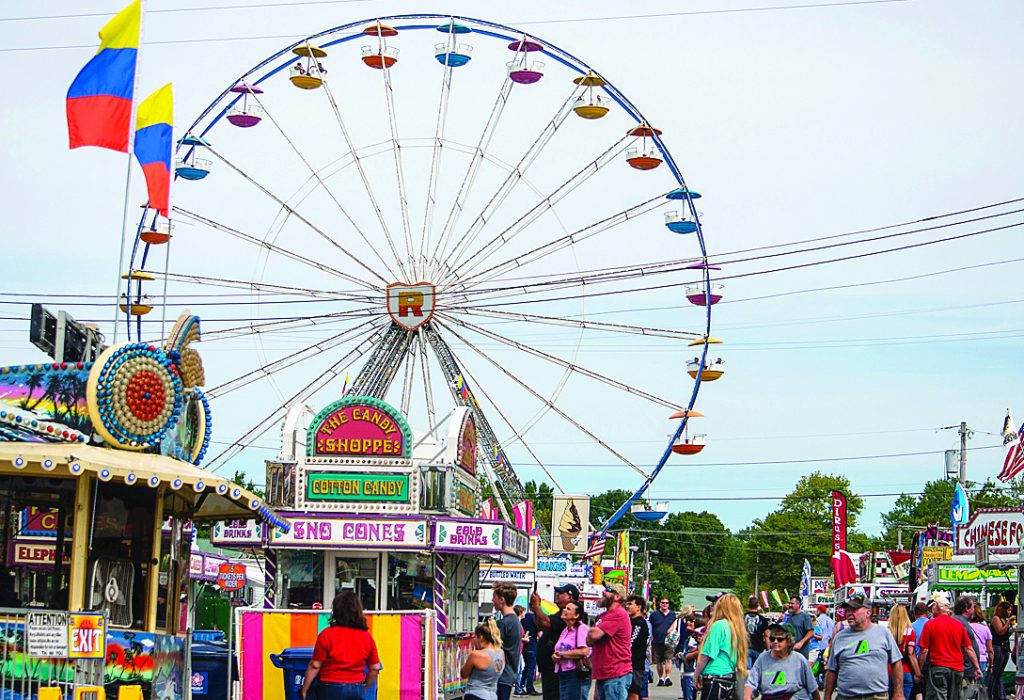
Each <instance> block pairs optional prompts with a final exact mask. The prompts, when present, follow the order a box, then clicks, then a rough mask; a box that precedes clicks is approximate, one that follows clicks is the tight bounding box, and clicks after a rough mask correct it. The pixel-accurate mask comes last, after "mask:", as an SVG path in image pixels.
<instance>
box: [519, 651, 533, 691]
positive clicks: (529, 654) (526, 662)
mask: <svg viewBox="0 0 1024 700" xmlns="http://www.w3.org/2000/svg"><path fill="white" fill-rule="evenodd" d="M536 675H537V652H535V651H525V650H524V651H523V672H522V674H520V676H519V683H518V684H517V685H516V690H517V691H519V692H523V691H526V690H533V677H534V676H536Z"/></svg>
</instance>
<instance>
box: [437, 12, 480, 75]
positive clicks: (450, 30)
mask: <svg viewBox="0 0 1024 700" xmlns="http://www.w3.org/2000/svg"><path fill="white" fill-rule="evenodd" d="M437 31H439V32H441V33H442V34H449V35H451V36H452V39H450V40H449V41H447V42H445V43H443V44H436V45H435V46H434V58H436V59H437V62H438V63H440V64H441V65H442V66H451V67H452V68H458V67H459V66H464V65H466V64H467V63H469V60H470V59H471V58H473V55H472V54H473V47H472V46H470V45H469V44H457V43H456V42H455V39H454V36H455V35H457V34H469V33H470V32H472V31H473V30H472V29H470V28H469V27H467V26H466V25H465V24H460V23H459V22H456V21H455V20H452V21H450V22H445V23H444V24H439V25H437Z"/></svg>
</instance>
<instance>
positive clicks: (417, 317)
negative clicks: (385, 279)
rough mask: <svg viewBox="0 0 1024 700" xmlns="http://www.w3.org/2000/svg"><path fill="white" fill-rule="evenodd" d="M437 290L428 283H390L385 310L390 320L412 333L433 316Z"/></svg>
mask: <svg viewBox="0 0 1024 700" xmlns="http://www.w3.org/2000/svg"><path fill="white" fill-rule="evenodd" d="M436 294H437V288H436V287H435V286H434V285H433V284H431V283H430V282H416V283H415V284H407V283H405V282H392V283H391V284H389V285H388V287H387V294H386V299H387V308H388V315H389V316H391V320H392V321H394V322H395V323H397V324H398V325H399V326H401V327H402V328H404V329H406V330H409V331H414V330H416V329H417V328H419V327H420V326H422V325H423V324H424V323H426V322H427V321H429V320H430V318H431V317H432V316H433V315H434V306H435V299H436Z"/></svg>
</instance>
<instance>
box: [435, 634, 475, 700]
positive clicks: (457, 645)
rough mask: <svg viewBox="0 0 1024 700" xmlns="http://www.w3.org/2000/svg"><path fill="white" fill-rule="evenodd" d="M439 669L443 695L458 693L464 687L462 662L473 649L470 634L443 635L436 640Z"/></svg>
mask: <svg viewBox="0 0 1024 700" xmlns="http://www.w3.org/2000/svg"><path fill="white" fill-rule="evenodd" d="M437 646H438V651H439V662H438V663H439V666H440V671H441V674H440V675H441V690H442V691H444V694H445V695H449V694H454V693H460V692H462V690H463V688H465V687H466V681H465V679H463V678H462V674H461V671H462V664H464V663H466V659H467V658H469V652H471V651H473V637H472V635H461V636H444V637H441V638H440V639H438V642H437Z"/></svg>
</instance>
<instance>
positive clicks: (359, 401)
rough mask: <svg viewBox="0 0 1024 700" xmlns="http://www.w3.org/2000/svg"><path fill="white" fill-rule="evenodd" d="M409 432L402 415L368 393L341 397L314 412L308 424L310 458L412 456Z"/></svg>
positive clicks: (307, 446) (308, 452)
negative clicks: (316, 412) (315, 413)
mask: <svg viewBox="0 0 1024 700" xmlns="http://www.w3.org/2000/svg"><path fill="white" fill-rule="evenodd" d="M411 438H412V434H411V432H410V430H409V426H408V424H406V422H405V419H404V418H402V415H401V414H400V413H399V412H398V411H397V410H395V408H393V407H392V406H390V405H389V404H387V403H385V402H383V401H381V400H380V399H375V398H373V397H371V396H352V397H345V398H343V399H341V400H340V401H335V402H334V403H332V404H331V405H329V406H327V407H326V408H325V409H323V410H322V411H320V413H318V414H317V416H316V418H314V419H313V422H312V423H310V425H309V432H308V442H307V445H306V454H307V455H308V456H310V457H333V456H344V457H390V458H406V459H408V458H409V457H411V456H412V439H411Z"/></svg>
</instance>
